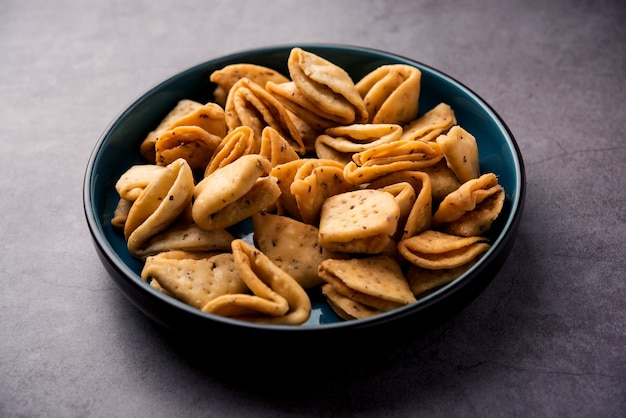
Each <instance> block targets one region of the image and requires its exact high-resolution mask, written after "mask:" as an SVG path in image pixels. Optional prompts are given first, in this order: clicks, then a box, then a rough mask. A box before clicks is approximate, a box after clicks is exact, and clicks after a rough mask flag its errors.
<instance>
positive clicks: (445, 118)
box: [401, 103, 456, 141]
mask: <svg viewBox="0 0 626 418" xmlns="http://www.w3.org/2000/svg"><path fill="white" fill-rule="evenodd" d="M454 125H456V117H455V116H454V111H453V110H452V108H451V107H450V106H449V105H448V104H446V103H439V104H438V105H437V106H435V107H434V108H432V109H430V110H429V111H428V112H426V113H424V114H423V115H422V116H420V117H419V118H417V119H415V120H413V121H411V122H410V123H409V124H408V125H406V126H405V127H404V132H403V133H402V138H401V139H403V140H405V139H406V140H415V139H420V140H422V141H432V140H434V139H436V138H437V137H438V136H439V135H441V134H444V133H446V132H448V130H450V128H452V127H453V126H454Z"/></svg>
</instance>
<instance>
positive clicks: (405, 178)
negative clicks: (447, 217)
mask: <svg viewBox="0 0 626 418" xmlns="http://www.w3.org/2000/svg"><path fill="white" fill-rule="evenodd" d="M396 184H409V185H410V186H411V188H412V190H413V193H414V196H415V197H414V199H413V203H412V205H411V207H410V208H409V210H408V213H407V214H406V215H405V216H404V217H401V218H400V221H399V222H398V229H397V230H396V233H395V234H394V238H396V239H405V238H409V237H412V236H413V235H416V234H419V233H420V232H423V231H426V230H427V229H429V228H430V226H431V225H430V224H431V218H432V210H433V197H432V183H431V180H430V176H429V175H428V174H426V173H424V172H422V171H396V172H394V173H391V174H387V175H385V176H383V177H379V178H378V179H376V180H374V181H373V182H372V183H370V185H369V186H368V187H370V188H382V189H383V190H387V191H389V187H397V186H395V185H396ZM397 199H398V197H396V200H397Z"/></svg>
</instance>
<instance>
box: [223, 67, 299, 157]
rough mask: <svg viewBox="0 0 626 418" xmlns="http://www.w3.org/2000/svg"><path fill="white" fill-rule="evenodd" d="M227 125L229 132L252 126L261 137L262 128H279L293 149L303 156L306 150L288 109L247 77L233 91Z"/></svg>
mask: <svg viewBox="0 0 626 418" xmlns="http://www.w3.org/2000/svg"><path fill="white" fill-rule="evenodd" d="M225 112H226V116H225V117H226V124H227V126H228V128H229V129H231V130H232V129H235V128H236V127H238V126H242V125H243V126H249V127H250V128H252V130H253V131H254V134H255V135H256V136H257V137H258V138H260V137H261V134H262V132H263V128H265V127H266V126H271V127H272V128H274V129H276V130H277V131H278V132H279V133H280V134H281V135H282V136H283V137H284V138H285V139H287V141H289V143H290V144H291V145H292V146H293V147H294V149H295V150H296V151H297V152H299V153H301V154H304V152H305V147H304V143H303V142H302V137H301V134H300V131H299V130H298V128H297V127H296V125H295V124H294V123H293V121H292V120H291V114H290V113H289V112H288V111H287V108H285V106H284V105H283V104H282V103H281V102H280V101H279V100H278V99H276V98H275V97H274V96H272V95H271V94H270V93H268V92H267V91H266V90H265V89H264V88H262V87H260V86H259V85H258V84H256V83H253V82H252V81H250V80H248V79H247V78H242V79H241V80H239V81H238V82H237V83H236V84H235V85H234V86H233V87H232V88H231V90H230V93H229V94H228V98H227V100H226V107H225Z"/></svg>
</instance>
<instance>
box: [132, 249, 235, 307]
mask: <svg viewBox="0 0 626 418" xmlns="http://www.w3.org/2000/svg"><path fill="white" fill-rule="evenodd" d="M141 278H142V279H143V280H145V281H148V280H151V281H152V280H154V281H156V282H157V283H158V284H159V287H161V288H163V289H164V290H165V292H166V293H167V294H168V295H170V296H172V297H175V298H176V299H179V300H181V301H183V302H185V303H187V304H189V305H191V306H193V307H194V308H198V309H201V308H202V307H203V306H205V305H206V304H207V303H208V302H209V301H211V300H213V299H215V298H217V297H219V296H222V295H227V294H232V293H242V292H246V291H247V287H246V285H245V283H244V281H243V280H242V279H241V277H239V274H238V273H237V269H236V267H235V262H234V260H233V255H232V254H231V253H220V254H214V253H202V252H189V251H166V252H162V253H159V254H156V255H154V256H150V257H148V258H147V259H146V262H145V264H144V266H143V269H142V271H141Z"/></svg>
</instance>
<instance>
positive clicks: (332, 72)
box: [287, 48, 368, 125]
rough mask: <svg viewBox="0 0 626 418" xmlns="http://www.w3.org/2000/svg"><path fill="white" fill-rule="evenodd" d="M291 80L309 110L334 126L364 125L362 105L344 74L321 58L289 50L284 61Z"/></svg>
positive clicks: (309, 53) (299, 50)
mask: <svg viewBox="0 0 626 418" xmlns="http://www.w3.org/2000/svg"><path fill="white" fill-rule="evenodd" d="M287 67H288V68H289V74H290V76H291V80H292V81H293V83H294V84H295V87H296V89H297V91H298V92H300V94H301V95H302V96H303V97H304V98H305V99H306V101H307V102H308V103H311V104H313V106H311V107H310V108H309V110H311V111H313V112H314V113H318V112H320V113H321V114H322V115H323V117H325V118H327V119H330V120H333V121H335V122H337V123H338V124H343V125H348V124H351V123H355V122H356V123H365V122H367V120H368V113H367V109H366V108H365V103H364V102H363V99H362V98H361V95H360V94H359V91H358V90H357V88H356V86H355V85H354V82H353V81H352V79H351V78H350V76H349V75H348V73H347V72H346V71H345V70H344V69H342V68H341V67H339V66H337V65H335V64H333V63H332V62H330V61H327V60H325V59H324V58H322V57H320V56H318V55H316V54H313V53H311V52H308V51H304V50H303V49H301V48H293V49H292V50H291V52H290V54H289V58H288V59H287Z"/></svg>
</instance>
